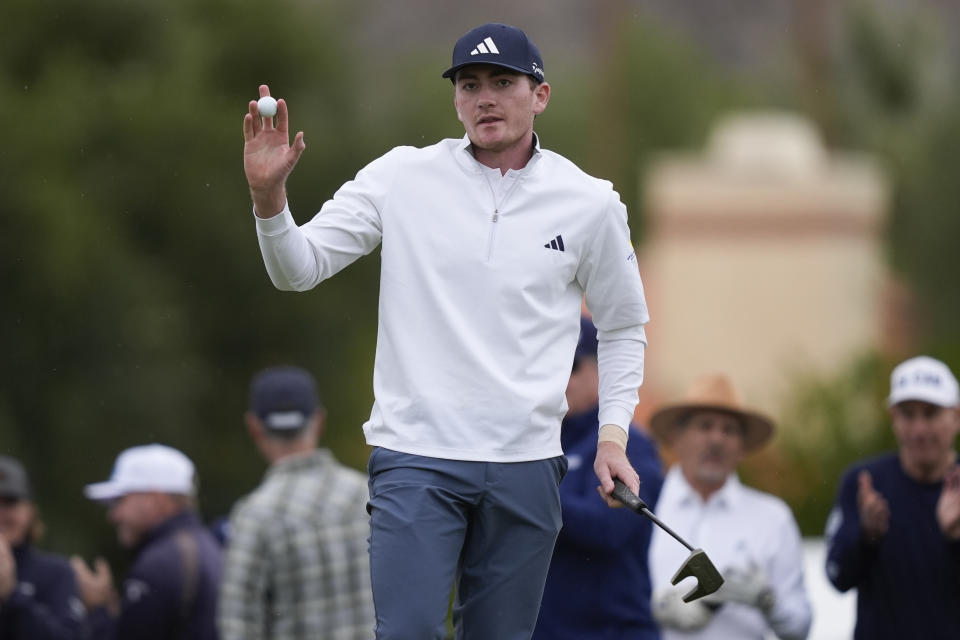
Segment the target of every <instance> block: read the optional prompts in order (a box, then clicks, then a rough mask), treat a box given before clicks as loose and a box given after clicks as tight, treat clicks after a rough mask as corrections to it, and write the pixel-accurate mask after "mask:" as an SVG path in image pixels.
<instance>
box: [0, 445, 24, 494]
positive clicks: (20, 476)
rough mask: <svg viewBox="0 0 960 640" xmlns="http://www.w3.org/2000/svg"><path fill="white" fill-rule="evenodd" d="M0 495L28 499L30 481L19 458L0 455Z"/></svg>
mask: <svg viewBox="0 0 960 640" xmlns="http://www.w3.org/2000/svg"><path fill="white" fill-rule="evenodd" d="M0 497H3V498H20V499H27V500H29V499H30V481H29V480H28V479H27V472H26V470H25V469H24V468H23V465H22V464H20V461H19V460H16V459H15V458H11V457H10V456H0Z"/></svg>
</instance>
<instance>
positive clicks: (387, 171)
mask: <svg viewBox="0 0 960 640" xmlns="http://www.w3.org/2000/svg"><path fill="white" fill-rule="evenodd" d="M396 151H397V150H396V149H395V150H394V151H392V152H390V153H387V154H386V155H384V156H382V157H380V158H378V159H377V160H374V161H373V162H371V163H370V164H369V165H367V166H366V167H364V168H363V169H362V170H361V171H360V172H359V173H357V176H356V178H354V179H353V180H351V181H349V182H347V183H346V184H344V185H343V186H342V187H340V189H338V190H337V192H336V193H335V194H334V195H333V198H331V199H330V200H328V201H327V202H326V203H324V205H323V207H322V208H321V209H320V211H319V213H317V214H316V215H315V216H314V217H313V219H312V220H310V221H309V222H307V223H306V224H304V225H303V226H300V227H298V226H297V224H296V222H294V219H293V215H292V214H291V213H290V209H289V207H286V206H285V207H284V209H283V211H281V212H280V213H279V214H277V215H276V216H273V217H271V218H266V219H262V218H257V220H256V224H257V238H258V240H259V243H260V252H261V253H262V254H263V262H264V265H265V266H266V268H267V274H268V275H269V276H270V280H271V281H272V282H273V284H274V286H276V287H277V288H278V289H282V290H284V291H305V290H307V289H311V288H313V287H315V286H316V285H317V284H319V283H320V282H322V281H324V280H326V279H327V278H329V277H331V276H333V275H334V274H336V273H337V272H339V271H340V270H341V269H343V268H344V267H346V266H348V265H350V264H351V263H353V262H354V261H355V260H356V259H357V258H359V257H361V256H364V255H366V254H368V253H370V252H371V251H373V250H374V249H375V248H376V247H377V245H378V244H380V239H381V235H382V232H383V225H382V223H381V218H380V215H381V212H382V210H383V205H384V203H385V201H386V198H387V194H388V193H389V191H390V187H391V184H392V183H393V180H394V176H395V174H396V168H397V167H398V166H399V163H398V162H397V161H396V158H397V155H398V154H397V153H396Z"/></svg>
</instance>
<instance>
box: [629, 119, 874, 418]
mask: <svg viewBox="0 0 960 640" xmlns="http://www.w3.org/2000/svg"><path fill="white" fill-rule="evenodd" d="M646 181H647V184H646V189H645V193H646V194H647V198H648V200H647V211H648V213H649V215H650V216H651V218H650V234H649V236H648V241H647V243H646V244H645V245H644V246H643V247H641V248H640V251H639V253H638V255H639V257H640V264H641V269H642V273H643V277H644V282H645V284H646V287H647V297H648V302H649V305H650V310H651V315H652V321H651V323H650V325H649V327H648V335H649V340H650V348H649V350H648V354H647V381H646V383H645V385H644V390H643V392H642V393H641V396H642V397H643V398H644V400H643V405H650V404H655V403H656V402H657V401H659V400H661V399H663V398H665V397H668V398H669V397H675V396H676V395H678V394H679V393H681V392H682V390H683V388H684V387H685V386H686V384H687V383H688V382H689V380H690V379H691V378H693V377H694V376H696V375H699V374H702V373H706V372H709V371H725V372H727V373H729V374H730V375H731V376H732V377H733V378H734V380H735V381H736V383H737V384H738V386H740V388H741V390H742V391H743V393H744V395H745V397H746V398H747V399H748V401H750V402H751V403H752V404H755V405H758V406H759V407H760V408H763V409H765V410H767V411H770V412H774V413H775V412H776V411H777V405H778V397H779V396H780V394H781V393H782V391H783V389H784V386H785V383H786V382H787V381H789V380H790V378H791V376H794V375H796V374H798V373H809V372H821V373H829V372H831V371H834V370H836V369H837V368H838V367H840V366H842V365H845V364H847V363H848V362H849V359H850V358H851V357H853V356H854V355H855V354H857V353H859V352H862V351H864V350H866V349H870V348H874V347H877V346H879V343H880V341H881V340H882V336H881V326H882V323H883V317H882V316H883V310H882V304H883V303H882V296H883V290H884V286H885V284H884V283H885V280H886V277H887V276H886V270H885V268H884V260H883V254H882V246H881V234H882V225H883V222H884V217H885V212H886V209H887V198H888V195H887V188H886V186H885V183H884V180H883V177H882V174H881V172H880V170H879V169H878V168H877V167H876V166H875V165H874V163H873V162H872V161H871V160H870V159H868V158H866V157H863V156H858V155H849V154H836V153H834V154H829V153H827V151H826V150H825V149H823V147H822V146H821V144H820V142H819V139H818V138H817V136H816V133H815V132H814V131H813V129H812V128H811V127H810V125H809V124H808V123H806V122H805V121H803V120H800V119H798V118H795V117H793V116H790V115H787V114H754V115H750V114H746V115H740V116H736V117H733V118H730V119H728V120H726V121H724V122H721V123H719V124H718V127H717V129H716V132H715V134H714V135H713V136H712V138H711V141H710V144H709V146H708V148H707V150H706V152H705V153H703V154H694V155H676V154H674V155H666V156H664V157H663V158H661V159H660V160H659V161H658V162H656V163H654V164H653V165H652V168H651V170H650V171H649V173H648V174H647V176H646Z"/></svg>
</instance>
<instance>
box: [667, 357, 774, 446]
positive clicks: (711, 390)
mask: <svg viewBox="0 0 960 640" xmlns="http://www.w3.org/2000/svg"><path fill="white" fill-rule="evenodd" d="M695 411H721V412H723V413H729V414H732V415H734V416H736V417H737V418H739V419H740V420H741V421H742V422H743V425H744V436H743V450H744V451H745V452H746V451H753V450H754V449H758V448H760V447H761V446H763V445H764V444H766V442H767V440H769V439H770V436H772V435H773V421H772V420H771V419H770V418H768V417H766V416H764V415H763V414H760V413H757V412H755V411H750V410H749V409H745V408H744V406H743V400H742V399H741V398H740V394H739V393H738V392H737V389H736V388H735V387H734V386H733V382H731V381H730V379H729V378H728V377H727V376H725V375H722V374H711V375H706V376H702V377H700V378H697V379H696V380H694V381H693V382H692V383H691V384H690V386H689V387H687V392H686V394H685V395H684V399H683V400H682V401H681V402H677V403H674V404H669V405H666V406H663V407H661V408H660V409H659V410H657V411H656V412H655V413H654V414H653V416H651V418H650V430H651V431H653V433H654V435H656V436H657V438H659V439H660V440H661V441H662V442H663V443H664V444H667V445H671V444H673V442H674V440H676V436H677V434H678V433H679V430H678V428H677V427H678V426H680V425H679V421H680V420H681V419H683V418H684V417H686V416H687V415H689V414H690V413H692V412H695Z"/></svg>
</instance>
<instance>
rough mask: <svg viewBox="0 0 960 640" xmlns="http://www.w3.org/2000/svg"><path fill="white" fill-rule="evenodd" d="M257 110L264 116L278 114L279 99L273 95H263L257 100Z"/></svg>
mask: <svg viewBox="0 0 960 640" xmlns="http://www.w3.org/2000/svg"><path fill="white" fill-rule="evenodd" d="M257 110H258V111H260V115H261V116H263V117H264V118H272V117H273V116H275V115H277V101H276V100H274V99H273V97H271V96H263V97H262V98H260V99H259V100H257Z"/></svg>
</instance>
